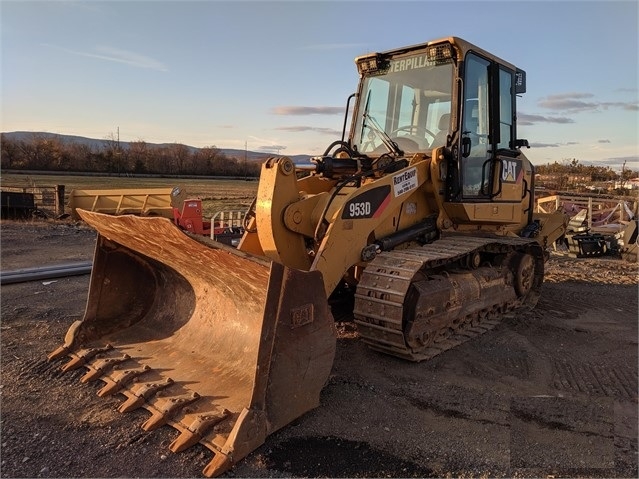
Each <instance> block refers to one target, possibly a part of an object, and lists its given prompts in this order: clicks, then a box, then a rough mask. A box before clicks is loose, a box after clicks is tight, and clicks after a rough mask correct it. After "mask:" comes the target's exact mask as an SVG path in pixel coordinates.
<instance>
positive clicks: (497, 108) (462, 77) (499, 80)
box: [349, 37, 530, 203]
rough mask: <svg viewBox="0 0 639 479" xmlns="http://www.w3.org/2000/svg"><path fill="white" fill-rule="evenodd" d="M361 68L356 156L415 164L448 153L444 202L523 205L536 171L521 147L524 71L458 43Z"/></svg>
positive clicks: (383, 57)
mask: <svg viewBox="0 0 639 479" xmlns="http://www.w3.org/2000/svg"><path fill="white" fill-rule="evenodd" d="M355 62H356V64H357V68H358V71H359V74H360V78H361V81H360V85H359V90H358V95H357V105H356V109H355V111H356V114H355V116H354V117H353V120H352V128H351V134H350V138H349V140H350V141H349V143H350V146H351V148H352V150H353V151H355V152H356V153H358V154H360V155H365V156H367V157H370V158H380V157H382V156H392V157H394V158H400V157H402V158H410V157H412V156H413V155H415V154H422V155H424V156H426V157H428V156H431V155H432V152H433V149H434V148H437V147H445V149H444V150H443V153H444V155H445V157H446V158H447V159H448V162H447V172H446V175H447V178H446V192H445V195H446V201H448V202H453V203H455V202H460V203H469V202H471V203H472V202H492V201H503V200H505V201H510V200H511V197H512V199H513V200H515V199H516V200H517V201H521V198H522V196H521V195H522V169H523V168H524V167H527V168H530V163H529V162H527V161H525V158H524V157H523V156H520V155H521V151H520V150H519V149H520V148H521V146H528V142H527V141H526V140H517V136H516V134H517V132H516V113H515V112H516V108H515V100H516V95H517V94H518V93H524V92H525V91H526V86H525V72H524V71H522V70H520V69H518V68H516V67H515V66H513V65H511V64H509V63H507V62H505V61H503V60H501V59H499V58H497V57H495V56H494V55H491V54H489V53H487V52H485V51H484V50H482V49H480V48H477V47H475V46H474V45H471V44H470V43H468V42H466V41H464V40H462V39H459V38H455V37H450V38H446V39H443V40H438V41H434V42H429V43H425V44H421V45H415V46H411V47H406V48H402V49H398V50H393V51H389V52H384V53H373V54H369V55H364V56H361V57H358V58H357V59H356V60H355ZM524 162H525V163H526V164H527V165H528V166H526V165H525V164H524ZM523 188H524V189H530V185H527V186H526V185H523ZM517 195H518V196H517Z"/></svg>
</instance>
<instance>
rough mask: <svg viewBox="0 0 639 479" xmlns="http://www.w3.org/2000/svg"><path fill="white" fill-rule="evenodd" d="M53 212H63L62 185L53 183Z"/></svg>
mask: <svg viewBox="0 0 639 479" xmlns="http://www.w3.org/2000/svg"><path fill="white" fill-rule="evenodd" d="M55 214H56V216H62V215H63V214H64V185H55Z"/></svg>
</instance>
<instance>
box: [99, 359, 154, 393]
mask: <svg viewBox="0 0 639 479" xmlns="http://www.w3.org/2000/svg"><path fill="white" fill-rule="evenodd" d="M150 370H151V368H150V367H149V366H148V365H146V364H145V365H144V366H143V367H141V368H134V369H123V370H120V371H116V372H114V373H112V374H111V377H108V378H103V381H104V382H105V383H106V384H105V385H104V387H103V388H102V389H100V390H99V391H98V396H100V397H105V396H110V395H112V394H115V393H117V392H118V391H120V390H121V389H122V388H123V387H125V386H126V385H127V384H129V383H130V382H132V381H134V380H135V378H137V377H139V376H141V375H142V374H144V373H146V372H148V371H150Z"/></svg>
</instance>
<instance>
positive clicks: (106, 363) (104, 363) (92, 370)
mask: <svg viewBox="0 0 639 479" xmlns="http://www.w3.org/2000/svg"><path fill="white" fill-rule="evenodd" d="M129 359H131V356H129V355H128V354H123V355H122V356H120V357H117V358H102V359H98V360H96V361H95V362H94V363H93V364H91V365H89V366H87V367H88V368H89V370H88V371H87V373H86V374H85V375H84V376H82V378H81V379H80V382H82V383H88V382H91V381H96V380H98V379H100V377H101V376H102V375H103V374H105V373H107V372H108V371H109V370H110V369H111V368H113V366H115V365H116V364H120V363H123V362H124V361H127V360H129Z"/></svg>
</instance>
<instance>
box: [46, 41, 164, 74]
mask: <svg viewBox="0 0 639 479" xmlns="http://www.w3.org/2000/svg"><path fill="white" fill-rule="evenodd" d="M44 45H46V46H48V47H51V48H56V49H58V50H61V51H63V52H66V53H71V54H72V55H79V56H83V57H88V58H97V59H98V60H106V61H110V62H116V63H124V64H125V65H129V66H132V67H136V68H146V69H150V70H157V71H162V72H166V71H169V69H168V68H167V66H166V65H164V64H163V63H162V62H160V61H158V60H155V59H153V58H151V57H147V56H144V55H140V54H138V53H135V52H131V51H128V50H120V49H118V48H113V47H108V46H97V47H95V48H94V51H79V50H71V49H69V48H64V47H60V46H57V45H50V44H44Z"/></svg>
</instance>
